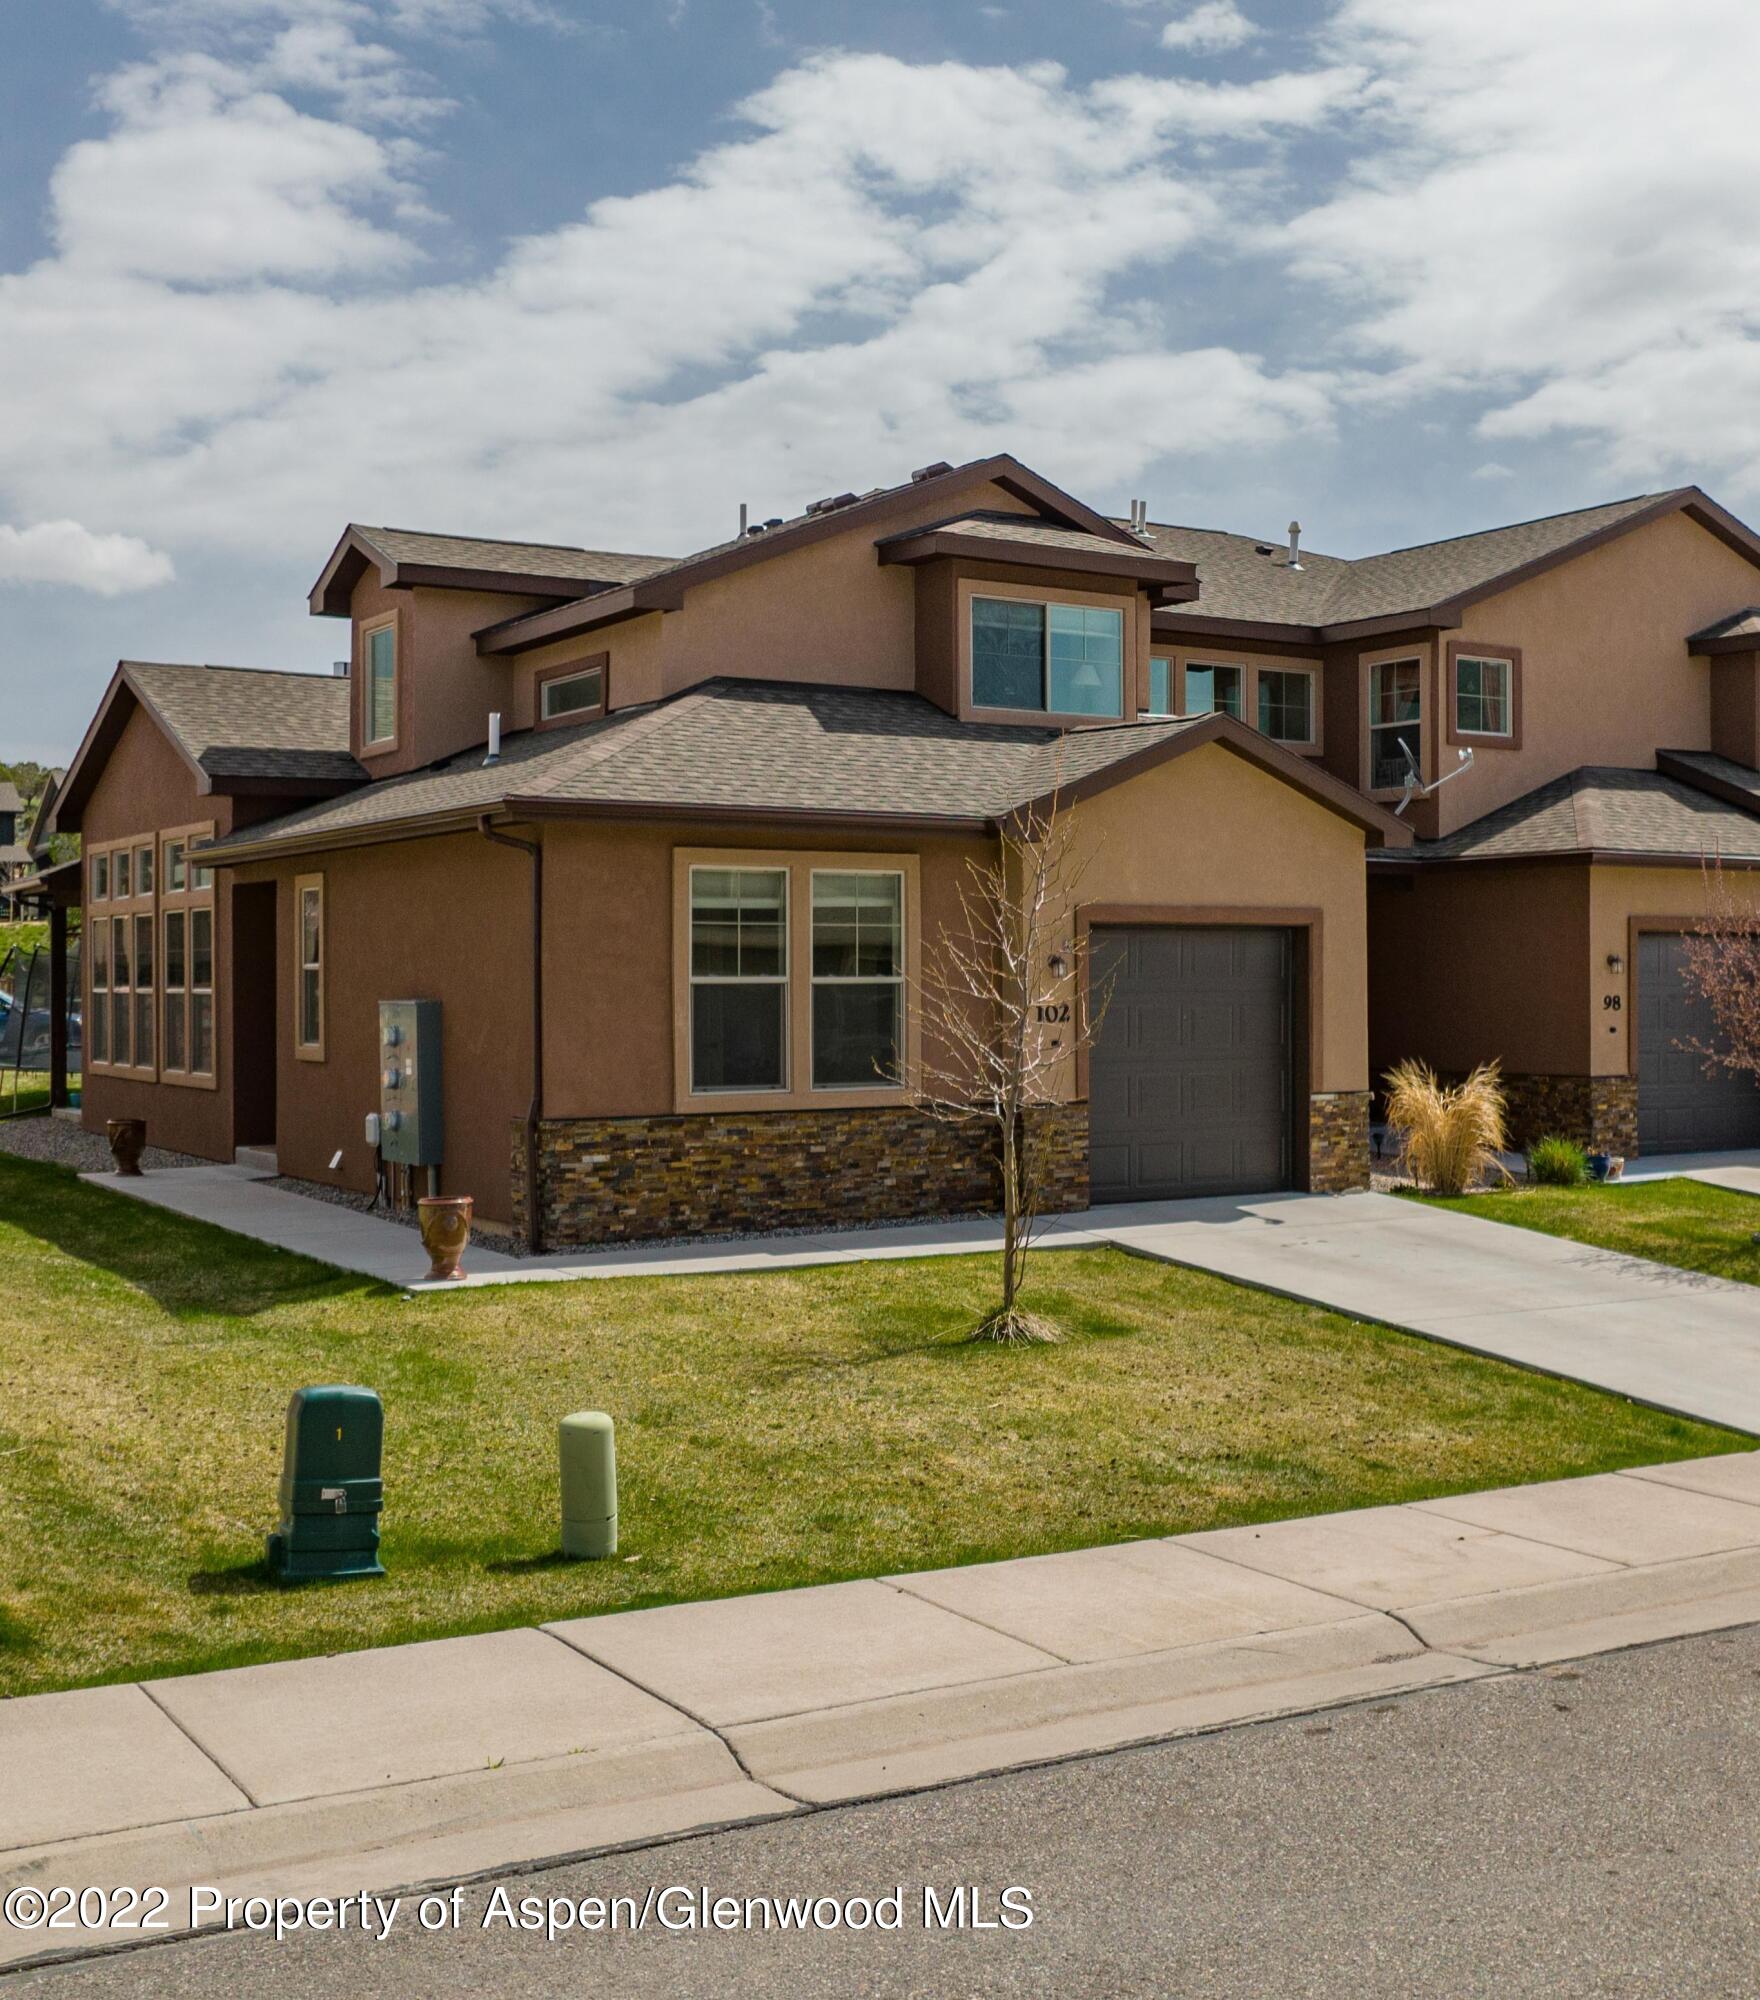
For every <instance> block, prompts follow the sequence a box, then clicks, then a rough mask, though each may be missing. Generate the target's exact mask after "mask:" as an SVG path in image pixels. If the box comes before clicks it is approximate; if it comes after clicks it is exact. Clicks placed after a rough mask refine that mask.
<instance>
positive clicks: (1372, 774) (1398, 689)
mask: <svg viewBox="0 0 1760 2000" xmlns="http://www.w3.org/2000/svg"><path fill="white" fill-rule="evenodd" d="M1423 706H1424V704H1423V680H1422V670H1421V668H1420V666H1419V663H1418V662H1417V661H1416V660H1382V661H1378V662H1377V664H1376V665H1375V666H1374V667H1372V668H1371V669H1370V675H1369V783H1370V787H1371V789H1373V790H1375V791H1392V790H1393V789H1394V788H1395V787H1396V786H1400V785H1403V784H1405V782H1406V781H1407V779H1408V777H1409V776H1410V775H1411V772H1412V770H1413V769H1414V768H1416V767H1417V765H1418V761H1419V758H1420V757H1421V755H1422V737H1423ZM1407 750H1410V752H1411V761H1410V763H1409V764H1408V762H1407V760H1406V754H1405V753H1406V751H1407Z"/></svg>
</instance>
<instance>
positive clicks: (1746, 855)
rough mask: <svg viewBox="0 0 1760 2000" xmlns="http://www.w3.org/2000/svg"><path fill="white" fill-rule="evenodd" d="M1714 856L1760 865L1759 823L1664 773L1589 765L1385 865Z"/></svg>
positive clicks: (1757, 818) (1736, 807)
mask: <svg viewBox="0 0 1760 2000" xmlns="http://www.w3.org/2000/svg"><path fill="white" fill-rule="evenodd" d="M1715 761H1717V762H1723V761H1724V760H1722V759H1718V760H1715ZM1733 768H1734V769H1736V770H1738V771H1739V770H1741V769H1742V768H1743V767H1742V766H1740V765H1736V766H1734V767H1733ZM1750 775H1751V776H1755V777H1757V778H1760V774H1755V773H1751V774H1750ZM1717 855H1721V856H1722V857H1723V858H1724V859H1725V860H1729V861H1743V862H1747V861H1753V862H1760V815H1756V814H1755V813H1752V812H1748V811H1746V810H1744V809H1743V808H1742V807H1741V806H1739V805H1736V804H1733V803H1731V802H1730V801H1729V800H1727V799H1723V798H1717V797H1714V796H1712V795H1711V794H1710V793H1709V792H1705V791H1701V790H1699V789H1698V788H1697V787H1696V786H1694V785H1691V784H1688V783H1685V782H1684V781H1683V780H1682V779H1680V778H1676V777H1671V776H1670V775H1669V774H1668V773H1667V772H1665V771H1632V770H1625V769H1622V768H1620V767H1618V766H1615V765H1603V764H1586V765H1584V766H1583V767H1582V768H1581V769H1580V770H1576V771H1570V772H1567V773H1566V774H1565V775H1564V776H1563V777H1562V778H1554V779H1553V780H1552V781H1551V782H1550V783H1549V784H1545V785H1541V786H1539V787H1538V788H1537V789H1536V790H1534V791H1531V792H1526V793H1524V794H1523V795H1522V797H1521V798H1519V799H1512V800H1511V801H1510V802H1509V804H1508V805H1504V806H1499V807H1498V808H1497V809H1496V810H1495V811H1493V812H1488V813H1486V814H1484V815H1483V816H1482V817H1481V818H1479V819H1476V820H1474V821H1473V822H1472V823H1471V824H1470V825H1468V826H1463V827H1461V828H1459V829H1458V831H1456V832H1454V833H1451V834H1447V835H1445V836H1444V837H1443V838H1442V839H1441V840H1420V841H1419V842H1417V844H1416V845H1415V846H1414V847H1412V848H1411V849H1409V850H1408V851H1406V852H1404V853H1400V854H1396V855H1392V856H1382V857H1379V858H1384V859H1393V860H1397V861H1401V862H1414V861H1415V862H1418V863H1420V864H1423V863H1430V862H1437V861H1531V860H1540V859H1545V858H1548V857H1556V858H1558V859H1564V858H1566V857H1569V856H1575V857H1585V856H1596V857H1612V856H1630V857H1631V858H1632V859H1634V860H1639V859H1651V858H1654V859H1661V860H1690V861H1697V860H1699V859H1700V858H1701V857H1706V856H1717Z"/></svg>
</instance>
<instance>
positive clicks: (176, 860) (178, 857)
mask: <svg viewBox="0 0 1760 2000" xmlns="http://www.w3.org/2000/svg"><path fill="white" fill-rule="evenodd" d="M184 887H185V878H184V861H183V842H182V841H181V840H168V841H166V843H165V893H166V894H167V895H168V896H181V895H182V894H183V891H184Z"/></svg>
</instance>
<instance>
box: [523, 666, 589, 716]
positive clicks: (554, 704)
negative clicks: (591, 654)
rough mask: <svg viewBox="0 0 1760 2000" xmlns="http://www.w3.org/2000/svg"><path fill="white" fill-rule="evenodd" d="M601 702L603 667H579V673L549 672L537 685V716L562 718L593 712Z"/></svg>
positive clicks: (586, 714)
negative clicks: (545, 678)
mask: <svg viewBox="0 0 1760 2000" xmlns="http://www.w3.org/2000/svg"><path fill="white" fill-rule="evenodd" d="M604 706H605V669H604V668H603V667H583V668H582V669H581V670H580V672H579V673H571V674H553V675H552V676H551V677H550V679H549V680H547V681H542V682H540V683H539V686H538V720H539V721H540V722H566V721H568V720H569V719H570V718H572V717H576V716H579V717H585V716H588V715H592V714H595V713H596V712H597V711H598V710H599V709H601V708H603V707H604Z"/></svg>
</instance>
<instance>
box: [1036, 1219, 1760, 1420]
mask: <svg viewBox="0 0 1760 2000" xmlns="http://www.w3.org/2000/svg"><path fill="white" fill-rule="evenodd" d="M1102 1213H1104V1215H1105V1216H1106V1227H1105V1228H1104V1230H1103V1231H1095V1232H1094V1233H1096V1234H1103V1235H1104V1237H1105V1238H1106V1240H1109V1241H1111V1242H1114V1243H1116V1244H1118V1245H1119V1247H1120V1248H1121V1249H1126V1250H1131V1251H1135V1252H1137V1253H1139V1254H1141V1255H1143V1256H1148V1257H1158V1258H1162V1259H1165V1260H1166V1261H1167V1262H1169V1263H1174V1264H1185V1265H1189V1266H1191V1267H1192V1268H1193V1269H1195V1270H1201V1271H1214V1272H1215V1273H1216V1274H1217V1275H1218V1276H1220V1277H1224V1278H1235V1279H1239V1280H1241V1281H1242V1282H1243V1283H1246V1284H1250V1285H1259V1286H1262V1287H1264V1288H1265V1289H1266V1290H1268V1291H1273V1292H1281V1293H1283V1294H1284V1295H1285V1296H1286V1297H1289V1298H1294V1299H1308V1300H1311V1301H1312V1302H1313V1303H1315V1304H1317V1305H1323V1306H1330V1307H1331V1308H1332V1309H1333V1310H1334V1311H1337V1312H1344V1313H1349V1314H1351V1315H1352V1316H1353V1317H1356V1318H1359V1319H1376V1320H1382V1321H1384V1322H1385V1323H1386V1324H1387V1325H1389V1326H1397V1327H1402V1328H1404V1329H1405V1330H1406V1331H1408V1332H1411V1333H1422V1334H1429V1335H1432V1336H1434V1337H1435V1338H1437V1339H1441V1340H1447V1341H1450V1342H1452V1343H1453V1344H1454V1345H1455V1346H1457V1347H1467V1348H1471V1349H1472V1350H1473V1351H1474V1352H1475V1353H1479V1354H1490V1355H1495V1356H1497V1357H1498V1358H1499V1359H1501V1360H1505V1361H1517V1362H1521V1363H1523V1364H1524V1365H1526V1366H1528V1367H1531V1368H1543V1369H1546V1370H1547V1371H1549V1372H1550V1373H1552V1374H1555V1375H1568V1376H1571V1377H1572V1378H1574V1379H1575V1380H1577V1381H1579V1382H1588V1383H1591V1384H1593V1385H1594V1386H1595V1387H1597V1388H1601V1389H1612V1390H1615V1391H1617V1392H1618V1393H1619V1394H1620V1395H1623V1396H1631V1397H1634V1398H1636V1399H1637V1400H1638V1401H1640V1402H1645V1403H1654V1404H1656V1405H1658V1406H1659V1407H1660V1408H1663V1409H1667V1410H1675V1411H1678V1412H1680V1413H1681V1414H1682V1415H1684V1416H1691V1417H1700V1418H1703V1419H1705V1420H1706V1421H1707V1422H1711V1423H1719V1424H1729V1425H1732V1426H1733V1427H1734V1428H1736V1429H1737V1430H1744V1431H1751V1432H1755V1433H1760V1287H1755V1286H1752V1285H1742V1284H1735V1283H1731V1282H1729V1281H1727V1280H1725V1279H1722V1278H1708V1277H1704V1276H1702V1275H1701V1274H1700V1273H1698V1272H1695V1271H1679V1270H1675V1269H1673V1268H1672V1267H1670V1266H1669V1265H1666V1264H1652V1263H1649V1262H1647V1261H1646V1260H1645V1259H1643V1258H1639V1257H1625V1256H1621V1255H1619V1254H1618V1253H1617V1252H1615V1251H1610V1250H1596V1249H1591V1248H1590V1247H1589V1246H1588V1245H1586V1244H1582V1243H1572V1242H1569V1241H1567V1240H1565V1239H1564V1238H1562V1237H1557V1236H1543V1235H1541V1234H1540V1232H1539V1231H1538V1230H1533V1229H1519V1228H1516V1227H1514V1226H1513V1225H1511V1224H1508V1223H1501V1222H1486V1221H1483V1220H1481V1219H1480V1218H1479V1217H1478V1216H1473V1215H1461V1214H1458V1213H1456V1212H1455V1211H1454V1210H1452V1209H1439V1208H1431V1207H1428V1206H1426V1205H1425V1204H1423V1203H1420V1202H1414V1201H1405V1200H1401V1199H1399V1198H1397V1197H1396V1196H1393V1195H1380V1194H1348V1195H1267V1196H1264V1197H1262V1198H1253V1199H1247V1200H1244V1201H1237V1200H1216V1201H1191V1202H1180V1203H1177V1204H1160V1205H1158V1206H1155V1207H1145V1208H1141V1209H1132V1208H1115V1209H1110V1210H1106V1211H1094V1212H1093V1213H1092V1214H1091V1215H1089V1216H1087V1217H1084V1218H1082V1220H1083V1222H1084V1224H1085V1225H1086V1227H1087V1228H1089V1229H1090V1230H1093V1226H1094V1224H1095V1223H1096V1222H1097V1221H1098V1220H1099V1218H1100V1215H1101V1214H1102ZM1754 1226H1755V1227H1756V1228H1757V1229H1760V1203H1756V1205H1755V1210H1754ZM1048 1240H1049V1241H1052V1242H1055V1241H1056V1240H1057V1237H1056V1233H1055V1231H1053V1232H1051V1233H1050V1234H1049V1236H1048Z"/></svg>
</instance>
